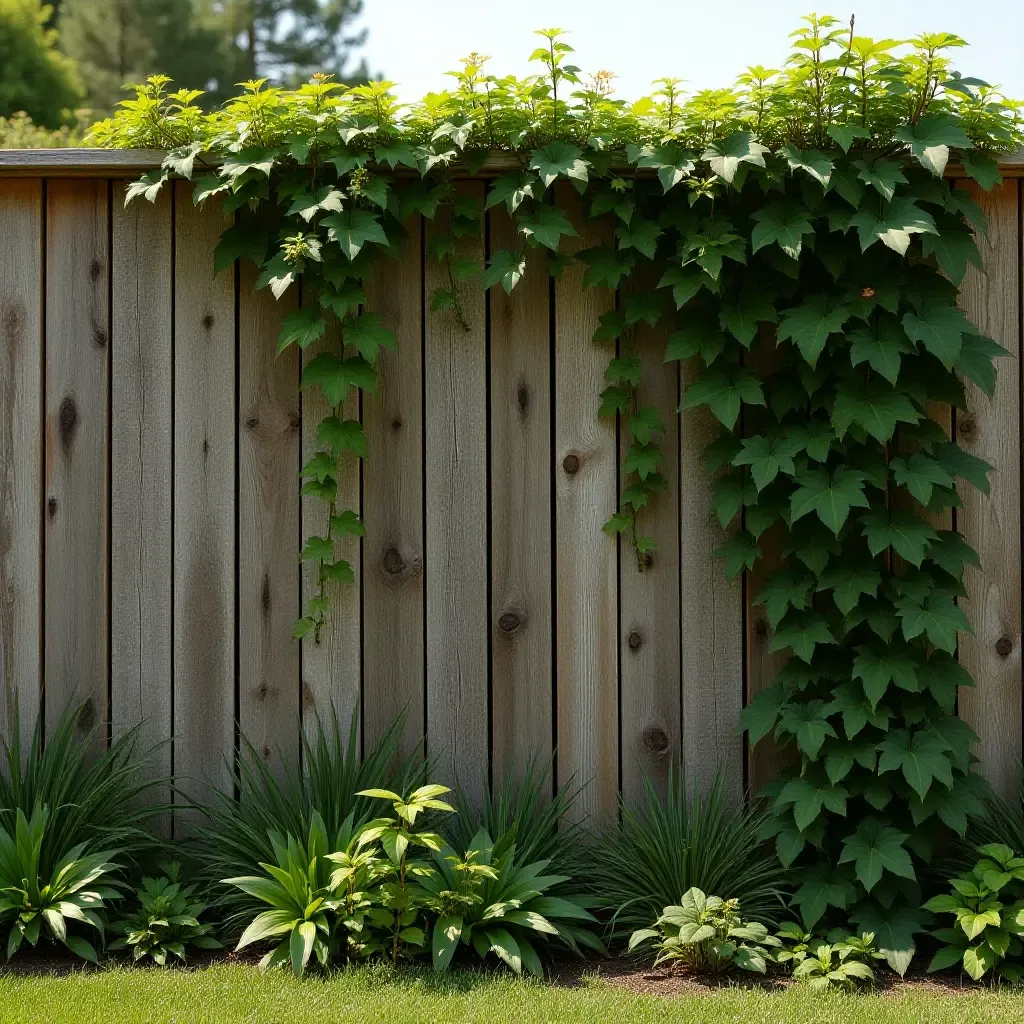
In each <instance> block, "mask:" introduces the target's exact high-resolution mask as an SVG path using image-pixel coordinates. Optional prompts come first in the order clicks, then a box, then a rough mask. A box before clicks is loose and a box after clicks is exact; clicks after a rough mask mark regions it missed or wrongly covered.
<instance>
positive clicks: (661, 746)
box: [642, 725, 668, 754]
mask: <svg viewBox="0 0 1024 1024" xmlns="http://www.w3.org/2000/svg"><path fill="white" fill-rule="evenodd" d="M642 739H643V745H644V746H645V747H646V748H647V749H648V750H653V751H654V752H655V753H656V754H660V753H662V752H663V751H665V750H668V735H667V733H666V732H665V730H664V729H662V727H661V726H660V725H649V726H647V728H646V729H644V731H643V737H642Z"/></svg>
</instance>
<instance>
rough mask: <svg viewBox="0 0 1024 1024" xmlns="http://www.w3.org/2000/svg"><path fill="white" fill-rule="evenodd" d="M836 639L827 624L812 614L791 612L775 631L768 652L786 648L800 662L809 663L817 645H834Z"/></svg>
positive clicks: (818, 616)
mask: <svg viewBox="0 0 1024 1024" xmlns="http://www.w3.org/2000/svg"><path fill="white" fill-rule="evenodd" d="M835 642H836V638H835V637H834V636H833V635H832V633H831V631H830V630H829V628H828V624H827V623H826V622H825V620H824V619H823V618H822V617H821V616H820V615H815V614H814V613H813V612H792V613H790V614H789V615H787V616H786V618H785V619H783V621H782V622H781V623H780V625H779V628H778V629H776V630H775V635H774V636H773V637H772V642H771V644H770V645H769V647H768V649H769V650H770V651H784V650H785V649H786V648H787V647H788V648H789V649H790V650H791V651H792V652H793V653H794V654H795V655H796V656H797V657H798V658H800V659H801V660H802V661H806V662H810V660H811V658H813V657H814V648H815V647H816V646H817V645H818V644H834V643H835Z"/></svg>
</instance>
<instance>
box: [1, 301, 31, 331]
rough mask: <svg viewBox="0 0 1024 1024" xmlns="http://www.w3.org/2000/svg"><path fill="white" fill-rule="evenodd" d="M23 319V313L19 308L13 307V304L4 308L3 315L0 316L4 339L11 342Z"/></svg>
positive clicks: (17, 306)
mask: <svg viewBox="0 0 1024 1024" xmlns="http://www.w3.org/2000/svg"><path fill="white" fill-rule="evenodd" d="M24 319H25V314H24V313H23V311H22V308H21V306H19V305H15V304H14V303H13V302H12V303H9V304H8V305H6V306H4V308H3V313H2V315H0V323H2V324H3V330H4V337H5V338H8V339H10V340H11V341H13V340H14V338H15V337H16V336H17V334H18V332H19V330H20V328H21V325H22V322H23V321H24Z"/></svg>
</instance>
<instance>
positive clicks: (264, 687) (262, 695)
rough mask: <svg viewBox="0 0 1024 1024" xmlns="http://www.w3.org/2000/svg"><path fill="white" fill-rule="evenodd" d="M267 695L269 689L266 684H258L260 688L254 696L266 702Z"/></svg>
mask: <svg viewBox="0 0 1024 1024" xmlns="http://www.w3.org/2000/svg"><path fill="white" fill-rule="evenodd" d="M269 693H270V687H269V686H267V684H266V683H261V684H260V688H259V689H258V690H257V691H256V696H257V697H259V699H260V700H266V699H267V695H268V694H269Z"/></svg>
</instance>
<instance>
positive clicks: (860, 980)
mask: <svg viewBox="0 0 1024 1024" xmlns="http://www.w3.org/2000/svg"><path fill="white" fill-rule="evenodd" d="M780 934H781V933H780ZM801 947H804V948H801ZM793 953H794V956H793V957H792V959H793V962H794V964H795V966H794V968H793V977H794V978H795V979H797V980H798V981H806V982H807V983H808V985H809V986H810V988H811V989H812V991H814V992H825V991H827V990H828V989H833V988H834V989H840V990H843V989H845V990H846V991H853V990H854V989H856V988H859V987H863V986H864V985H865V984H868V985H870V984H871V983H872V982H873V981H874V980H875V972H874V970H872V967H871V964H872V961H874V960H884V959H885V955H884V954H883V953H880V952H879V951H878V948H877V947H876V946H875V936H874V934H873V933H872V932H864V933H863V934H862V935H850V936H842V935H836V936H830V940H829V941H828V942H824V941H819V942H815V941H814V940H812V941H811V942H809V943H807V942H804V941H797V943H796V946H795V947H794V950H793ZM776 960H779V961H780V962H782V956H781V955H779V954H777V955H776Z"/></svg>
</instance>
